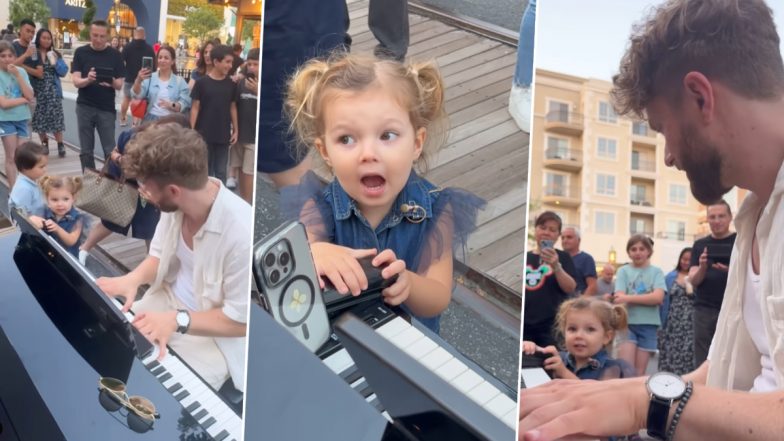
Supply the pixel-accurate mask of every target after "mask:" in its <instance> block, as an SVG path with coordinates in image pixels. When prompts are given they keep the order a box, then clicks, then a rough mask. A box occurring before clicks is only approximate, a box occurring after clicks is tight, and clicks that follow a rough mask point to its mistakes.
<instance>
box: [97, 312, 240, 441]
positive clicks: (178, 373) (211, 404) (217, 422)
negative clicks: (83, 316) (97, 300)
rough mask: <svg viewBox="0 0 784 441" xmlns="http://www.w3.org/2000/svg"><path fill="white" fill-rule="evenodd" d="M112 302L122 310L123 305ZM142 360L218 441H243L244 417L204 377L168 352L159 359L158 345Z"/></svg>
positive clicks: (129, 319)
mask: <svg viewBox="0 0 784 441" xmlns="http://www.w3.org/2000/svg"><path fill="white" fill-rule="evenodd" d="M115 300H116V301H115V302H112V303H113V304H114V305H115V306H117V307H118V309H120V310H122V304H121V303H120V302H119V301H117V299H115ZM123 314H124V315H125V318H127V319H128V321H129V322H131V323H132V322H133V314H132V313H130V312H124V313H123ZM153 348H154V350H153V351H152V352H151V353H150V354H149V355H148V356H147V357H146V358H145V359H143V360H142V363H143V364H144V366H146V367H147V369H148V370H149V371H150V373H151V374H153V375H154V376H155V378H157V379H158V381H160V382H161V384H162V385H163V387H165V388H166V390H168V391H169V393H171V394H172V396H174V398H175V399H176V400H177V401H178V402H179V403H180V404H181V405H182V407H183V408H184V409H185V410H186V411H187V412H188V413H189V414H190V415H191V416H192V417H193V419H195V420H196V421H197V422H198V423H199V425H200V426H201V427H202V428H204V430H206V431H207V433H209V434H210V436H211V437H212V438H213V439H214V440H215V441H224V440H225V441H237V440H240V439H242V433H243V426H242V418H240V416H239V415H237V414H236V413H235V412H234V410H233V409H232V408H230V407H229V406H228V405H227V404H226V402H224V401H223V399H222V398H221V397H220V396H218V394H217V393H216V392H215V391H214V390H213V389H212V388H211V387H210V386H208V385H207V384H205V383H204V381H202V379H201V378H199V377H198V376H196V374H194V373H193V371H191V369H190V368H189V367H188V366H187V365H185V363H183V362H182V360H180V359H179V358H177V357H176V356H174V355H172V354H171V353H167V354H166V355H165V356H164V357H163V358H162V359H161V360H158V356H159V355H160V351H159V349H158V346H157V345H154V346H153Z"/></svg>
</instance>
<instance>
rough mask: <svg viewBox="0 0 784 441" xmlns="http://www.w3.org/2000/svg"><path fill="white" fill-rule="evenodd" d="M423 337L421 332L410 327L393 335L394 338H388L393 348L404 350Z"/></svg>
mask: <svg viewBox="0 0 784 441" xmlns="http://www.w3.org/2000/svg"><path fill="white" fill-rule="evenodd" d="M422 337H424V334H422V331H420V330H419V329H417V328H415V327H413V326H411V327H410V328H408V329H406V330H405V331H403V332H401V333H399V334H397V335H395V336H394V337H390V338H388V340H389V341H391V342H392V343H393V344H394V345H395V346H397V347H399V348H401V349H405V348H407V347H408V346H410V345H412V344H414V342H416V341H417V340H419V339H420V338H422Z"/></svg>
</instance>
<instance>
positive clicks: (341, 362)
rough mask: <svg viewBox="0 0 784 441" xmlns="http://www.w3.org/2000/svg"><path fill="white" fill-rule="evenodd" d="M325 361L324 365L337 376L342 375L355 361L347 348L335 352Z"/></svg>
mask: <svg viewBox="0 0 784 441" xmlns="http://www.w3.org/2000/svg"><path fill="white" fill-rule="evenodd" d="M323 361H324V364H326V365H327V367H329V368H330V370H332V372H334V373H336V374H340V373H341V372H343V371H345V370H346V368H348V367H349V366H352V365H353V364H354V360H352V359H351V356H350V355H348V351H347V350H346V349H345V348H344V349H341V350H339V351H337V352H335V353H334V354H332V355H330V356H329V357H327V358H325V359H324V360H323Z"/></svg>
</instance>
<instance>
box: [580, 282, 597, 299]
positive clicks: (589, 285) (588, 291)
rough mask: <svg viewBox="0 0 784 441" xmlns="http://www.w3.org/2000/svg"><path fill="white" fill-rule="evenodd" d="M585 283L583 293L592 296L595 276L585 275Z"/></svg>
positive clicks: (594, 291)
mask: <svg viewBox="0 0 784 441" xmlns="http://www.w3.org/2000/svg"><path fill="white" fill-rule="evenodd" d="M585 284H586V285H587V287H586V288H585V291H583V295H584V296H586V297H592V296H594V295H595V294H596V277H586V278H585Z"/></svg>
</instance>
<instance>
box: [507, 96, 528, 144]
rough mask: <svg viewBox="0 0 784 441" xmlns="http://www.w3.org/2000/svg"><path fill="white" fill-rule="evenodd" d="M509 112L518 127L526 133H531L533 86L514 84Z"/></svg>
mask: <svg viewBox="0 0 784 441" xmlns="http://www.w3.org/2000/svg"><path fill="white" fill-rule="evenodd" d="M509 114H510V115H512V118H514V120H515V122H516V123H517V127H520V130H522V131H523V132H525V133H531V88H530V87H518V86H512V91H511V92H509Z"/></svg>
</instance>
